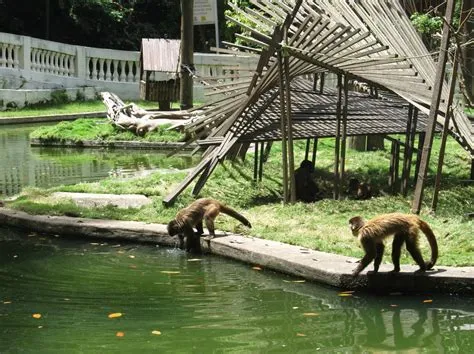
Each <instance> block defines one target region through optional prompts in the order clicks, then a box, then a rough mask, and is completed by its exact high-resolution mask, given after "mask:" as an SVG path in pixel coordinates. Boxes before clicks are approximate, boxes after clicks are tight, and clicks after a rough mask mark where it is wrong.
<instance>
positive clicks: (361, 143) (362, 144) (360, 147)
mask: <svg viewBox="0 0 474 354" xmlns="http://www.w3.org/2000/svg"><path fill="white" fill-rule="evenodd" d="M349 148H351V149H354V150H356V151H366V150H367V136H366V135H356V136H350V137H349Z"/></svg>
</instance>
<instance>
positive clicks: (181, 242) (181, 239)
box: [178, 234, 184, 249]
mask: <svg viewBox="0 0 474 354" xmlns="http://www.w3.org/2000/svg"><path fill="white" fill-rule="evenodd" d="M178 247H179V248H180V249H184V235H183V234H178Z"/></svg>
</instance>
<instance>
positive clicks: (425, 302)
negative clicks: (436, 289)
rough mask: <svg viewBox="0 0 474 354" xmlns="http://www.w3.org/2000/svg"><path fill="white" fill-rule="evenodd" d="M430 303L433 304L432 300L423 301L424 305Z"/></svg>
mask: <svg viewBox="0 0 474 354" xmlns="http://www.w3.org/2000/svg"><path fill="white" fill-rule="evenodd" d="M430 302H433V300H431V299H427V300H423V303H424V304H429V303H430Z"/></svg>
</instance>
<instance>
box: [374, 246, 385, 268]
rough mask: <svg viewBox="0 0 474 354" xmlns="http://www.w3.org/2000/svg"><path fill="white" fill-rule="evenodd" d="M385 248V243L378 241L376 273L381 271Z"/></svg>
mask: <svg viewBox="0 0 474 354" xmlns="http://www.w3.org/2000/svg"><path fill="white" fill-rule="evenodd" d="M384 250H385V245H384V244H383V243H377V245H376V246H375V259H374V273H377V272H378V271H379V267H380V263H381V262H382V257H383V252H384Z"/></svg>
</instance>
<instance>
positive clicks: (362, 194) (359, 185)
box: [346, 178, 372, 200]
mask: <svg viewBox="0 0 474 354" xmlns="http://www.w3.org/2000/svg"><path fill="white" fill-rule="evenodd" d="M346 194H347V195H349V197H351V198H355V199H360V200H362V199H370V198H372V186H371V185H370V183H368V182H360V181H359V180H358V179H357V178H351V179H349V185H348V187H347V190H346Z"/></svg>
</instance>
